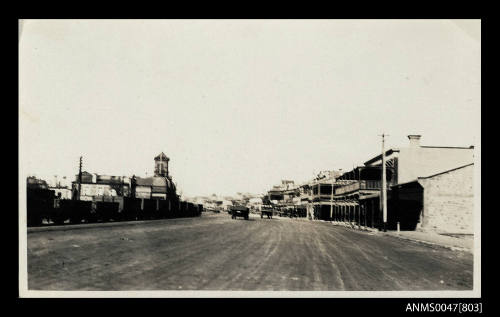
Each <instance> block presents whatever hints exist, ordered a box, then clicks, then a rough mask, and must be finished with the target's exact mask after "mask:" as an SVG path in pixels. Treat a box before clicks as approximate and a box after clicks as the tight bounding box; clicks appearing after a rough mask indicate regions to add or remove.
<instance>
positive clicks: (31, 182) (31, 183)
mask: <svg viewBox="0 0 500 317" xmlns="http://www.w3.org/2000/svg"><path fill="white" fill-rule="evenodd" d="M26 186H27V188H30V189H48V188H49V185H48V184H47V182H46V181H45V180H43V179H39V178H36V177H35V176H28V177H27V178H26Z"/></svg>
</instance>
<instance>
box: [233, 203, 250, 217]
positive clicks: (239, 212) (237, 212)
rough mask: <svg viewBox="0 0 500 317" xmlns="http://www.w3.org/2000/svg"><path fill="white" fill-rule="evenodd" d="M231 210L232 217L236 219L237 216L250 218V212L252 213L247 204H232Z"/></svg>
mask: <svg viewBox="0 0 500 317" xmlns="http://www.w3.org/2000/svg"><path fill="white" fill-rule="evenodd" d="M229 211H230V213H231V218H232V219H236V217H243V218H245V220H248V214H249V213H250V209H248V208H247V207H245V206H231V207H230V208H229Z"/></svg>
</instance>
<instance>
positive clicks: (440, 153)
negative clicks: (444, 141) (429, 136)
mask: <svg viewBox="0 0 500 317" xmlns="http://www.w3.org/2000/svg"><path fill="white" fill-rule="evenodd" d="M473 154H474V149H462V148H438V147H435V148H434V147H432V148H426V147H408V148H402V149H400V152H399V159H398V183H400V184H401V183H406V182H409V181H413V180H416V179H417V178H418V177H426V176H430V175H433V174H437V173H441V172H443V171H446V170H450V169H453V168H456V167H459V166H463V165H466V164H470V163H473V162H474V156H473Z"/></svg>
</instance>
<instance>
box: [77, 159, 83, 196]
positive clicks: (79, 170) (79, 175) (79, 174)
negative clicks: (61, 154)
mask: <svg viewBox="0 0 500 317" xmlns="http://www.w3.org/2000/svg"><path fill="white" fill-rule="evenodd" d="M81 190H82V157H81V156H80V166H79V168H78V196H77V199H78V200H80V192H81Z"/></svg>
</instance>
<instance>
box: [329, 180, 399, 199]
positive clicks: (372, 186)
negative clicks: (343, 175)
mask: <svg viewBox="0 0 500 317" xmlns="http://www.w3.org/2000/svg"><path fill="white" fill-rule="evenodd" d="M391 185H393V182H390V181H388V182H387V187H389V186H391ZM381 188H382V181H378V180H377V181H372V180H362V181H357V182H355V183H352V184H349V185H345V186H342V187H338V188H336V189H335V195H342V194H345V193H350V192H354V191H357V190H378V189H381Z"/></svg>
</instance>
